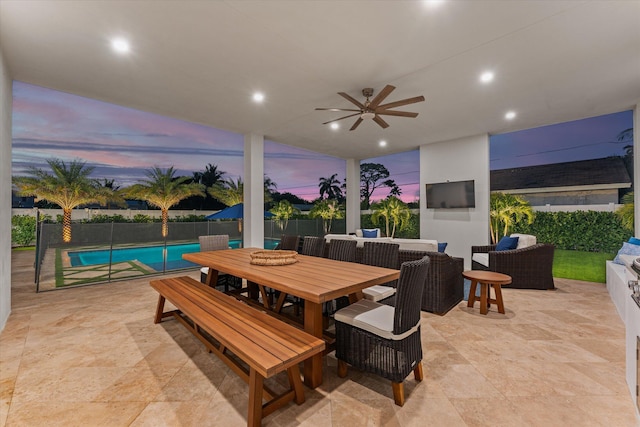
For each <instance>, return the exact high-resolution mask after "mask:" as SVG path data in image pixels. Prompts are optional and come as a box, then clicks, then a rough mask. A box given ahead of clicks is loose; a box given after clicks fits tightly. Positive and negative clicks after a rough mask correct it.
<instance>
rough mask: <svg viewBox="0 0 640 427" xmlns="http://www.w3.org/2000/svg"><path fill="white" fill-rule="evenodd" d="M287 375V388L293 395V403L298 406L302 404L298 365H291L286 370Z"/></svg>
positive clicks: (302, 394)
mask: <svg viewBox="0 0 640 427" xmlns="http://www.w3.org/2000/svg"><path fill="white" fill-rule="evenodd" d="M287 375H288V376H289V387H291V390H293V392H294V393H295V397H294V399H295V401H296V403H297V404H298V405H302V404H303V403H304V389H303V388H302V380H301V379H300V368H299V367H298V365H293V366H292V367H290V368H289V369H287Z"/></svg>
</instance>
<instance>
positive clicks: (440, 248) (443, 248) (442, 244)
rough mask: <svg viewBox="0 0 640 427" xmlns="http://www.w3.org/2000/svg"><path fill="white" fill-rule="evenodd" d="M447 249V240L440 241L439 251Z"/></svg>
mask: <svg viewBox="0 0 640 427" xmlns="http://www.w3.org/2000/svg"><path fill="white" fill-rule="evenodd" d="M445 249H447V242H442V243H438V252H444V250H445Z"/></svg>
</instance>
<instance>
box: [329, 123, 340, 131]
mask: <svg viewBox="0 0 640 427" xmlns="http://www.w3.org/2000/svg"><path fill="white" fill-rule="evenodd" d="M330 126H331V129H333V130H338V129H340V125H339V124H338V123H336V122H333V123H331V125H330Z"/></svg>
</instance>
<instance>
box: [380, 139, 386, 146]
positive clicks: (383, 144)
mask: <svg viewBox="0 0 640 427" xmlns="http://www.w3.org/2000/svg"><path fill="white" fill-rule="evenodd" d="M378 145H379V146H380V147H386V146H387V141H385V140H384V139H383V140H382V141H380V142H378Z"/></svg>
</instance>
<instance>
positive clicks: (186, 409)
mask: <svg viewBox="0 0 640 427" xmlns="http://www.w3.org/2000/svg"><path fill="white" fill-rule="evenodd" d="M32 257H33V254H32V253H29V252H18V253H14V255H13V280H12V288H13V294H12V295H13V296H12V298H13V301H12V307H13V308H12V314H11V316H10V317H9V321H8V323H7V325H6V327H5V330H4V331H3V332H2V334H1V335H0V426H2V425H6V426H225V427H226V426H242V425H246V412H247V411H246V404H247V393H248V387H247V386H246V385H245V384H244V383H243V382H242V381H241V380H240V379H239V378H238V377H237V376H236V375H235V374H234V373H233V372H230V371H229V370H228V369H227V368H226V366H225V365H223V364H222V362H220V361H219V360H218V359H217V358H216V357H215V356H213V355H210V354H207V353H206V352H205V350H204V347H203V346H202V345H201V344H200V343H199V342H198V341H197V340H196V339H195V338H194V337H193V336H192V335H191V334H190V333H189V332H187V331H186V329H185V328H184V327H182V326H181V325H179V324H177V322H175V321H166V322H163V323H162V324H161V325H154V324H153V314H154V309H155V305H156V301H157V294H156V293H155V291H153V290H152V289H151V287H150V286H149V285H148V279H135V280H131V281H127V282H116V283H111V284H104V285H95V286H89V287H84V288H76V289H67V290H61V291H53V292H45V293H40V294H35V293H34V292H33V290H34V285H33V283H31V282H32V280H33V271H32V268H31V266H32V263H33V258H32ZM197 274H198V273H196V272H193V273H192V275H193V277H195V278H197ZM556 286H557V288H558V289H557V290H556V291H531V290H516V289H504V290H503V294H504V300H505V306H506V311H507V313H506V315H501V314H498V313H496V312H493V311H490V312H489V314H488V315H487V316H482V315H480V314H479V310H478V308H477V305H476V308H475V309H468V308H467V307H466V306H465V303H460V304H459V305H458V306H457V307H455V308H453V309H452V310H451V311H450V312H449V313H448V314H447V315H445V316H442V317H441V316H437V315H433V314H430V313H423V323H422V334H423V346H424V353H425V355H424V360H423V363H424V372H425V380H424V381H423V382H422V383H418V384H416V382H415V381H414V380H413V378H412V376H410V377H409V379H408V380H406V381H405V389H406V393H407V401H406V404H405V405H404V407H402V408H400V407H397V406H395V405H394V404H393V399H392V393H391V386H390V384H389V383H388V382H387V381H384V380H381V379H379V378H378V377H375V376H373V375H368V374H363V373H361V372H357V371H355V370H353V369H350V370H349V374H348V376H347V378H344V379H342V378H338V377H337V375H336V371H335V366H336V361H335V359H334V357H333V355H329V356H328V357H327V358H325V360H326V365H327V366H326V370H325V373H324V383H323V384H322V386H320V387H319V388H318V389H316V390H310V389H308V388H306V387H305V393H306V398H307V400H306V402H305V403H304V404H303V405H301V406H296V405H295V404H293V403H290V404H289V405H288V406H286V407H284V408H283V409H281V410H278V411H276V412H275V413H273V414H271V415H269V416H268V417H266V418H265V419H264V422H263V425H265V426H297V425H306V426H314V427H315V426H349V427H356V426H378V425H384V426H447V427H454V426H489V425H490V426H637V425H638V420H637V419H636V417H635V411H634V406H633V402H632V399H631V397H630V395H629V391H628V388H627V385H626V383H625V380H624V373H625V366H624V354H625V350H624V326H623V324H622V322H621V320H620V318H619V317H618V315H617V313H616V311H615V308H614V306H613V303H612V302H611V300H610V299H609V296H608V294H607V291H606V289H605V286H604V285H603V284H594V283H587V282H577V281H571V280H564V279H556ZM280 380H282V378H276V381H280Z"/></svg>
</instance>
